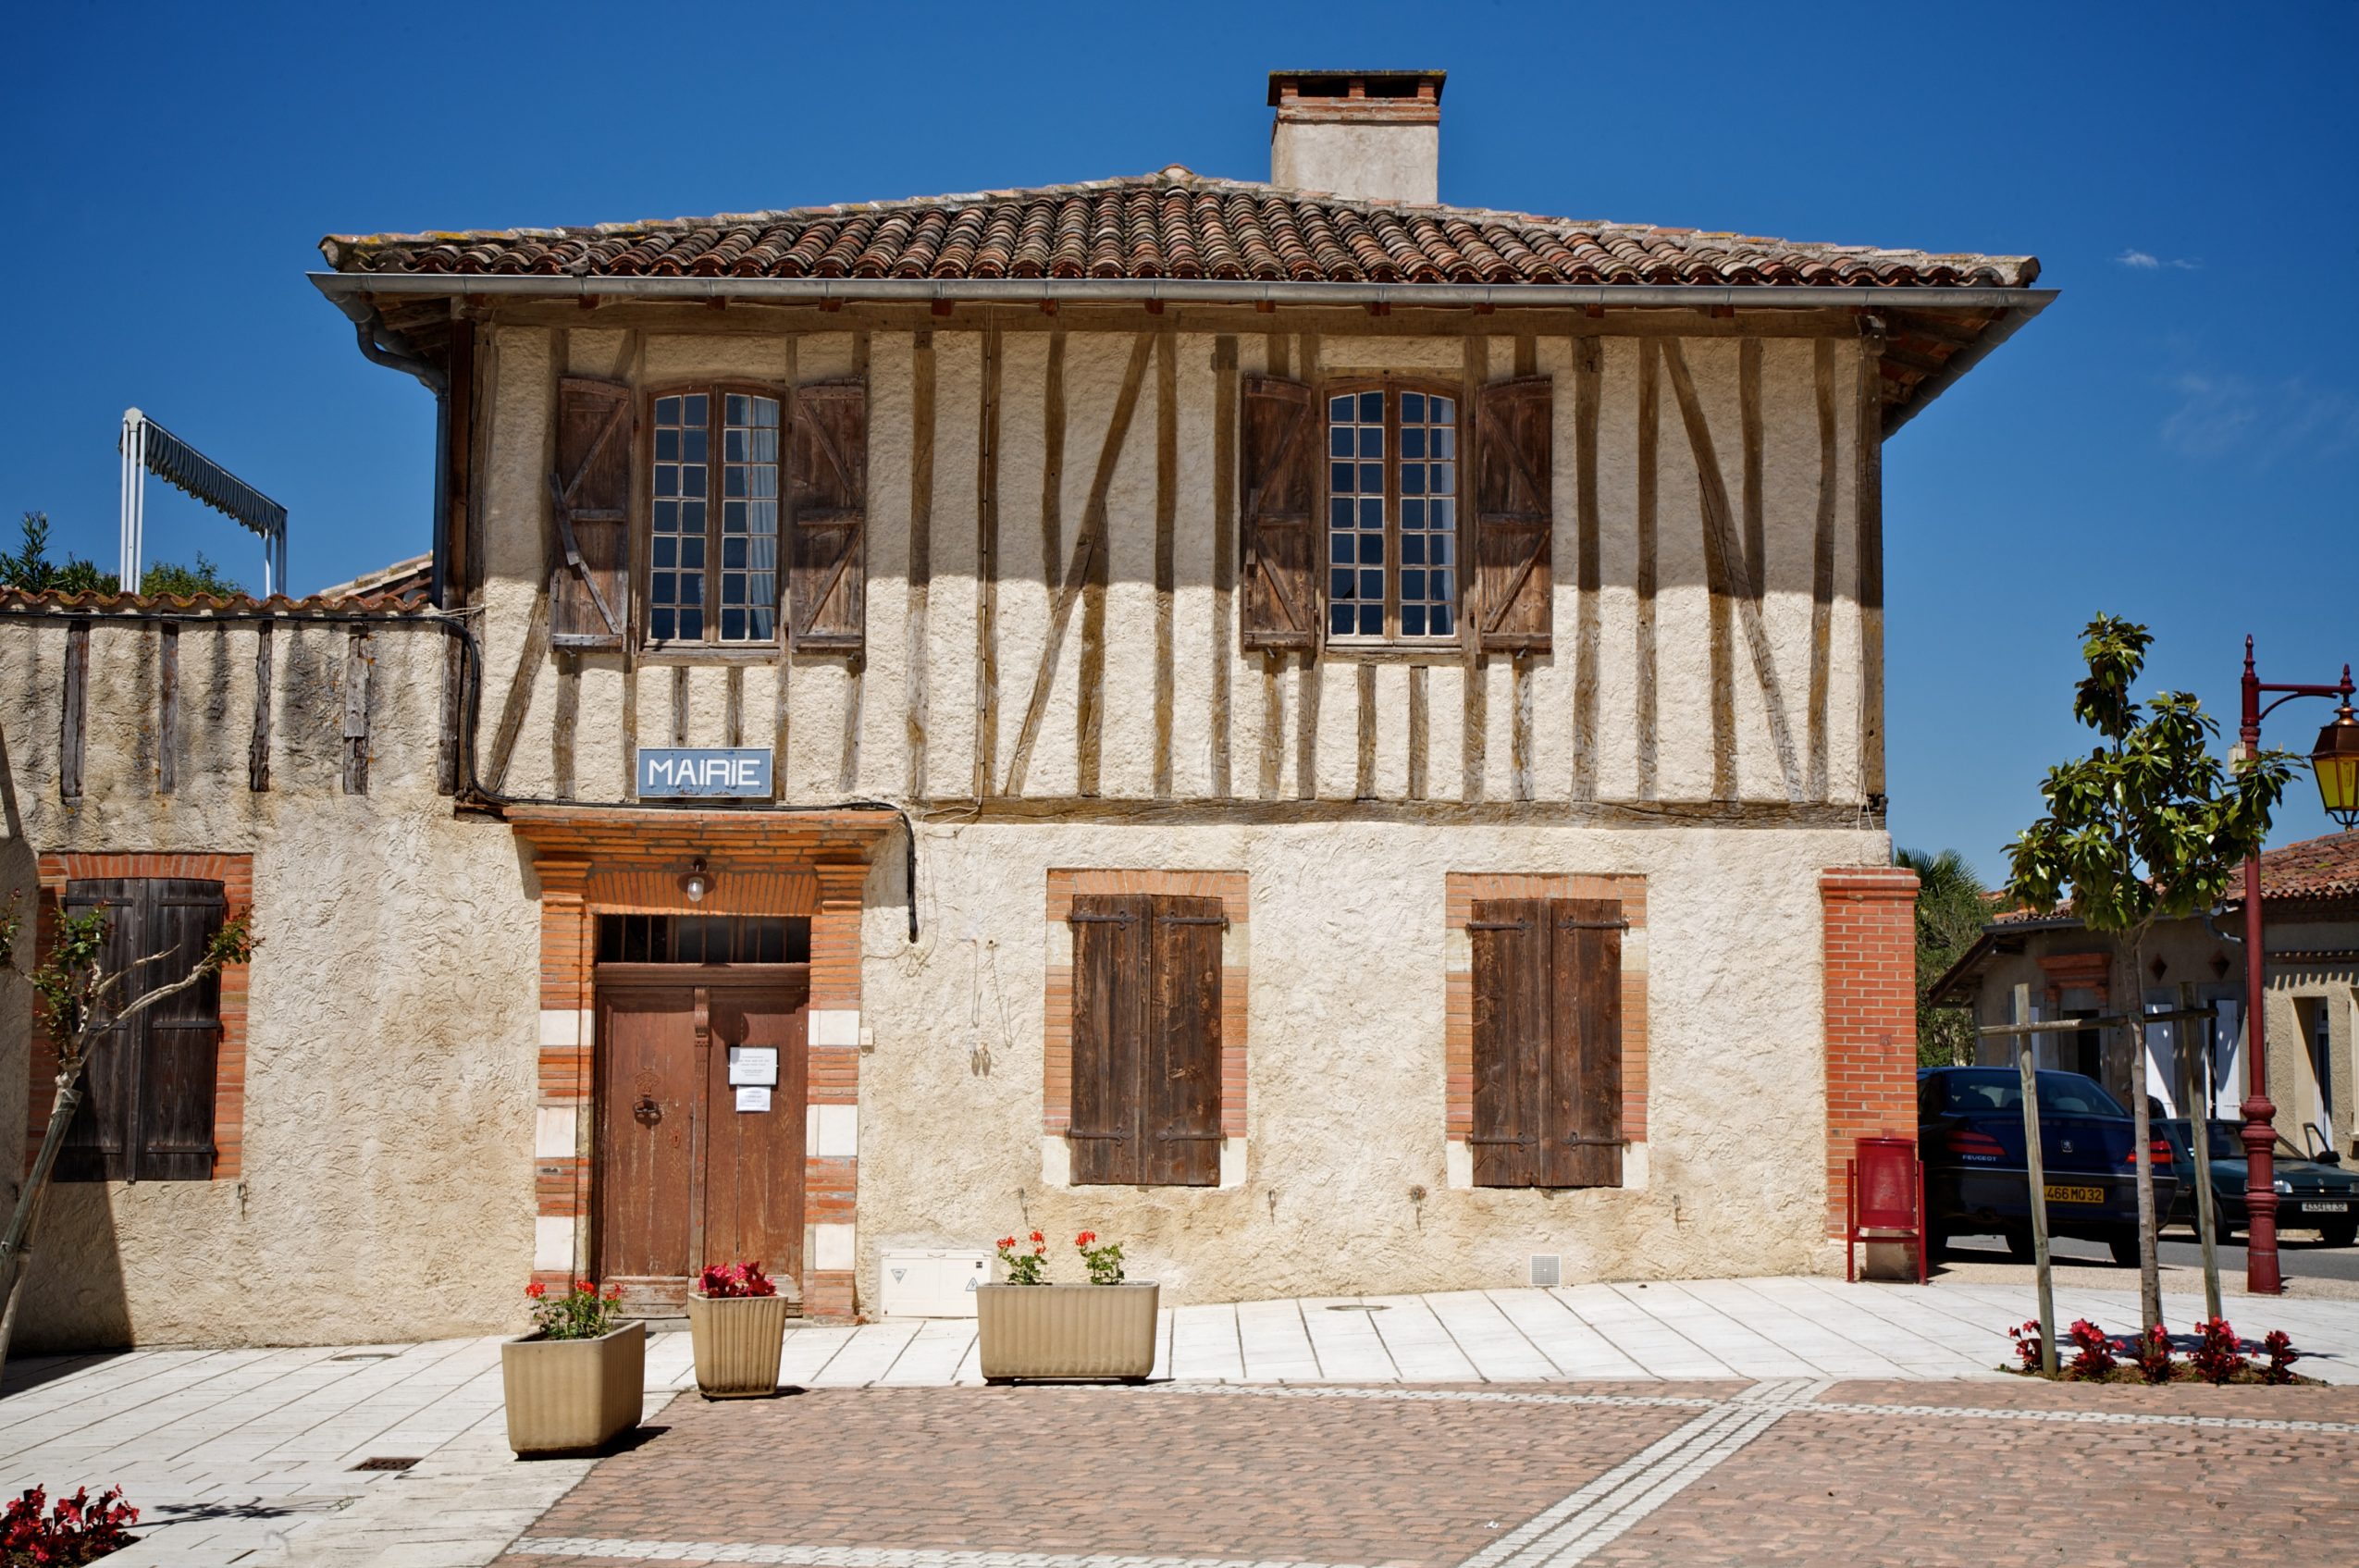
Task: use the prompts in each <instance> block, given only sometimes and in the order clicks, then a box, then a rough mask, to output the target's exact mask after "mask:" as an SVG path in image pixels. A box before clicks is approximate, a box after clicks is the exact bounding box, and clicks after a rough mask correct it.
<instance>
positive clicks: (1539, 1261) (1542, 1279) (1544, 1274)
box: [1532, 1253, 1564, 1285]
mask: <svg viewBox="0 0 2359 1568" xmlns="http://www.w3.org/2000/svg"><path fill="white" fill-rule="evenodd" d="M1563 1276H1564V1259H1563V1257H1562V1255H1561V1254H1559V1253H1533V1254H1532V1283H1533V1284H1535V1285H1554V1284H1557V1283H1559V1282H1560V1281H1561V1280H1562V1278H1563Z"/></svg>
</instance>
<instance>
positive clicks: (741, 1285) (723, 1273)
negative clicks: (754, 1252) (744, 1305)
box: [697, 1263, 778, 1298]
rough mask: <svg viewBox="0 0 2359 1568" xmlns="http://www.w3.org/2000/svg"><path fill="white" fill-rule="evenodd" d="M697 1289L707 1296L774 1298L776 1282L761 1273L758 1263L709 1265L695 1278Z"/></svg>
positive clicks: (776, 1287) (776, 1291)
mask: <svg viewBox="0 0 2359 1568" xmlns="http://www.w3.org/2000/svg"><path fill="white" fill-rule="evenodd" d="M697 1289H698V1291H700V1292H701V1293H703V1294H705V1295H707V1296H716V1297H722V1298H731V1297H736V1296H774V1295H776V1294H778V1281H776V1280H775V1279H772V1278H771V1277H770V1276H769V1275H767V1274H764V1273H763V1272H762V1271H761V1265H760V1264H759V1263H710V1264H707V1265H705V1269H704V1273H703V1274H701V1275H699V1276H698V1278H697Z"/></svg>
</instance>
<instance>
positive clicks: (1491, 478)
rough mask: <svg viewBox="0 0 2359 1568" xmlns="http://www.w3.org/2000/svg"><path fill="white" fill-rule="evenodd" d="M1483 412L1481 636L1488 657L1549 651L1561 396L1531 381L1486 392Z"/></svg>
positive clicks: (1479, 421)
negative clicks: (1555, 430) (1553, 478)
mask: <svg viewBox="0 0 2359 1568" xmlns="http://www.w3.org/2000/svg"><path fill="white" fill-rule="evenodd" d="M1475 408H1476V438H1475V442H1474V448H1475V450H1474V454H1473V456H1474V471H1475V472H1474V496H1473V500H1474V506H1475V537H1474V541H1473V547H1472V550H1471V552H1470V553H1471V556H1472V560H1473V566H1474V573H1473V576H1472V579H1471V580H1470V582H1469V584H1468V587H1469V589H1470V591H1471V594H1472V598H1471V599H1470V601H1469V602H1470V605H1471V608H1472V611H1473V615H1474V618H1475V635H1476V639H1477V641H1478V642H1479V644H1480V646H1481V647H1482V648H1484V649H1485V650H1486V651H1489V652H1494V653H1545V652H1547V651H1548V648H1549V638H1550V609H1551V603H1552V601H1553V599H1554V598H1555V580H1556V579H1555V573H1554V571H1553V569H1552V562H1551V548H1550V547H1551V542H1552V537H1553V535H1554V533H1555V510H1554V507H1553V505H1552V503H1551V500H1550V475H1551V473H1552V468H1551V464H1552V462H1553V456H1552V443H1551V440H1550V437H1551V434H1552V427H1553V425H1554V421H1555V403H1554V396H1553V392H1552V389H1551V388H1550V382H1549V378H1548V377H1545V376H1527V377H1522V378H1521V379H1518V380H1514V381H1501V382H1498V383H1495V384H1494V385H1491V386H1488V387H1485V388H1483V389H1481V390H1480V391H1479V392H1478V393H1476V398H1475Z"/></svg>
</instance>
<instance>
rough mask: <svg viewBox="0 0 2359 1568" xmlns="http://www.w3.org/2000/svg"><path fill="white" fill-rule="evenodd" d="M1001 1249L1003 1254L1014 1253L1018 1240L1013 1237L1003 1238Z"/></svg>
mask: <svg viewBox="0 0 2359 1568" xmlns="http://www.w3.org/2000/svg"><path fill="white" fill-rule="evenodd" d="M999 1247H1000V1250H1001V1251H1002V1252H1013V1251H1014V1250H1015V1247H1016V1238H1014V1237H1013V1236H1002V1237H1001V1238H1000V1239H999Z"/></svg>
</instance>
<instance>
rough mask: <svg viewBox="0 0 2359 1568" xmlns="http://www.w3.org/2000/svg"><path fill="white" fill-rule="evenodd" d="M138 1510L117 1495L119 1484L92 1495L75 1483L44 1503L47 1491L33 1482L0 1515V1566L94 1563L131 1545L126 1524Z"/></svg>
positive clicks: (60, 1567)
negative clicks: (70, 1491) (65, 1494)
mask: <svg viewBox="0 0 2359 1568" xmlns="http://www.w3.org/2000/svg"><path fill="white" fill-rule="evenodd" d="M139 1517H140V1511H139V1510H138V1509H136V1508H133V1507H132V1506H131V1505H130V1503H127V1502H125V1501H124V1500H123V1488H120V1487H114V1488H109V1489H108V1490H106V1491H104V1492H102V1493H100V1494H99V1495H98V1497H97V1498H95V1499H93V1498H92V1497H91V1495H90V1488H87V1487H81V1488H76V1490H75V1492H74V1495H73V1496H71V1497H61V1498H59V1499H58V1500H57V1501H56V1506H54V1507H51V1506H50V1505H49V1494H48V1492H47V1491H46V1490H45V1489H44V1488H40V1487H34V1488H31V1490H29V1491H27V1492H26V1493H25V1494H24V1495H23V1496H21V1497H19V1498H18V1499H17V1500H15V1501H13V1502H11V1503H10V1504H8V1508H7V1512H6V1513H5V1514H0V1564H6V1568H35V1565H38V1568H71V1565H72V1564H75V1563H80V1562H94V1561H96V1560H97V1559H99V1558H101V1557H104V1556H105V1555H106V1554H107V1553H108V1552H110V1551H115V1550H118V1549H121V1548H123V1547H127V1546H129V1545H130V1544H131V1537H130V1534H129V1526H130V1525H136V1524H138V1523H139Z"/></svg>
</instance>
